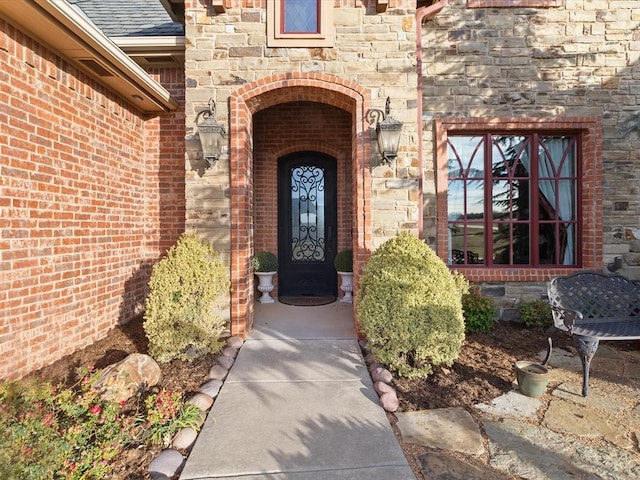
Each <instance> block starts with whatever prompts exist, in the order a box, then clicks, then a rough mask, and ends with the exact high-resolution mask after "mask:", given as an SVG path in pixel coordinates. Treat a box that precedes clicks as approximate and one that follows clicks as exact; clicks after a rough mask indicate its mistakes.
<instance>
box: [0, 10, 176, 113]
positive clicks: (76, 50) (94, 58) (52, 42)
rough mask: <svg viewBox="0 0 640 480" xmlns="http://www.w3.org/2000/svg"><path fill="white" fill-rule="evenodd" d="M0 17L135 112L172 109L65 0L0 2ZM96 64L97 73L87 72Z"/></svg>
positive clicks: (153, 82)
mask: <svg viewBox="0 0 640 480" xmlns="http://www.w3.org/2000/svg"><path fill="white" fill-rule="evenodd" d="M0 16H3V17H5V18H7V19H8V20H9V21H10V22H12V23H14V24H17V25H18V26H20V27H21V28H22V29H24V30H25V31H27V32H29V33H30V34H31V35H33V36H34V37H36V38H38V39H39V40H40V41H42V42H43V43H44V44H46V45H48V46H49V47H51V48H52V49H54V50H55V51H56V52H57V53H59V54H60V55H61V56H64V57H65V58H66V59H68V60H69V61H70V62H71V63H73V65H75V66H77V67H78V68H79V69H81V70H82V71H84V72H86V73H87V74H88V75H89V76H91V77H93V78H95V79H97V80H98V81H100V82H101V83H103V84H105V85H106V86H107V87H109V88H110V89H111V90H113V91H114V92H115V93H117V94H118V95H120V96H121V97H122V98H123V99H124V100H126V101H127V102H129V103H130V104H131V105H133V106H134V107H135V108H136V109H137V110H139V111H141V112H143V113H159V112H163V111H169V110H173V109H175V108H177V106H178V103H177V102H176V100H175V99H174V98H172V97H171V94H170V93H169V92H168V91H167V90H166V89H165V88H164V87H163V86H162V85H161V84H160V83H158V82H157V81H156V80H155V79H154V78H152V77H151V76H150V75H149V74H148V73H147V72H146V71H145V70H144V69H143V68H142V67H140V66H139V65H138V64H137V63H136V62H134V61H133V60H132V59H131V58H129V56H128V55H127V54H126V53H125V52H124V51H122V50H121V49H120V48H119V47H118V46H117V45H116V44H115V43H114V42H113V41H111V40H110V39H109V38H108V37H107V36H105V35H104V34H103V33H102V31H101V30H100V29H98V28H97V27H96V26H95V25H94V24H93V23H92V22H91V21H90V20H89V19H88V18H86V17H85V16H84V15H83V14H82V13H80V12H79V11H77V10H76V9H75V8H73V7H72V6H71V5H70V4H68V3H67V2H66V1H65V0H13V1H11V2H0ZM92 62H95V63H92ZM96 63H97V64H98V66H99V67H102V68H101V69H100V68H99V69H93V68H91V66H95V65H96ZM105 72H106V74H105Z"/></svg>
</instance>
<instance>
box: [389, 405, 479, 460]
mask: <svg viewBox="0 0 640 480" xmlns="http://www.w3.org/2000/svg"><path fill="white" fill-rule="evenodd" d="M396 416H397V417H398V423H397V426H398V428H399V429H400V432H401V434H402V438H403V440H404V441H405V442H410V443H417V444H419V445H424V446H426V447H429V448H437V449H442V450H451V451H454V452H461V453H466V454H469V455H482V454H483V453H484V444H483V440H482V434H481V433H480V428H479V427H478V425H477V424H476V422H475V421H474V420H473V417H472V416H471V414H470V413H469V412H467V411H466V410H465V409H464V408H461V407H450V408H438V409H434V410H420V411H417V412H403V413H396Z"/></svg>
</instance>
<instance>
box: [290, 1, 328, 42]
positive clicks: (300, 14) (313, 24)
mask: <svg viewBox="0 0 640 480" xmlns="http://www.w3.org/2000/svg"><path fill="white" fill-rule="evenodd" d="M281 2H282V7H281V8H282V10H283V15H282V24H283V25H282V33H284V34H285V35H286V34H292V33H320V24H319V22H318V18H319V17H320V16H319V15H318V13H319V10H320V2H319V1H318V0H281Z"/></svg>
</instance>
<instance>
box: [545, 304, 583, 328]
mask: <svg viewBox="0 0 640 480" xmlns="http://www.w3.org/2000/svg"><path fill="white" fill-rule="evenodd" d="M551 311H552V313H553V323H554V325H555V326H556V328H559V329H560V330H567V331H569V333H573V327H574V326H575V324H576V320H578V321H579V320H582V319H583V318H584V316H583V315H582V313H580V312H579V311H578V310H571V309H570V308H561V307H555V306H552V307H551Z"/></svg>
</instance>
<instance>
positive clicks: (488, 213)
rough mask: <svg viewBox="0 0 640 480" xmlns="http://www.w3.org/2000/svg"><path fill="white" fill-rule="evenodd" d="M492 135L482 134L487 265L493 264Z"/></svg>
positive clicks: (485, 255) (485, 253) (485, 256)
mask: <svg viewBox="0 0 640 480" xmlns="http://www.w3.org/2000/svg"><path fill="white" fill-rule="evenodd" d="M492 142H493V135H492V134H491V133H487V134H485V135H484V172H485V173H484V184H485V188H484V205H485V207H484V208H485V212H484V231H485V232H486V233H485V246H484V250H485V251H484V258H485V262H486V263H485V264H486V265H487V266H488V267H491V266H493V168H492V158H491V152H492V146H493V143H492Z"/></svg>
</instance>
